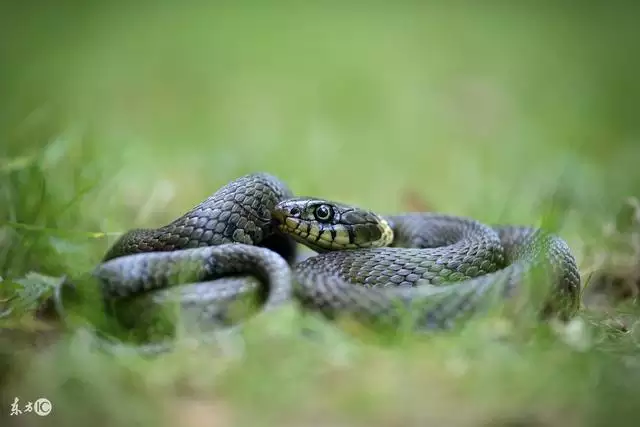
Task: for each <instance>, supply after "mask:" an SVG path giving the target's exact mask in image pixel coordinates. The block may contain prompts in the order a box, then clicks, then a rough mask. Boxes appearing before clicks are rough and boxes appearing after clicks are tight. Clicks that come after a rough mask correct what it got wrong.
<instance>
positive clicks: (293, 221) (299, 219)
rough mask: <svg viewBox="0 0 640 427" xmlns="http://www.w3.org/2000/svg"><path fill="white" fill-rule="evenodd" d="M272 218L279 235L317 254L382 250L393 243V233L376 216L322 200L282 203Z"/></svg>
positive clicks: (299, 200)
mask: <svg viewBox="0 0 640 427" xmlns="http://www.w3.org/2000/svg"><path fill="white" fill-rule="evenodd" d="M272 217H273V220H274V223H275V225H276V227H277V228H278V230H279V231H280V232H281V233H284V234H285V235H288V236H290V237H291V238H293V239H294V240H296V241H297V242H299V243H302V244H303V245H305V246H307V247H309V248H311V249H313V250H315V251H317V252H327V251H334V250H342V249H360V248H375V247H383V246H387V245H389V244H390V243H391V242H392V241H393V230H392V228H391V226H390V225H389V224H388V222H387V221H386V220H385V219H384V218H383V217H381V216H380V215H377V214H375V213H374V212H371V211H368V210H364V209H360V208H357V207H355V206H349V205H345V204H342V203H337V202H331V201H328V200H323V199H312V198H293V199H287V200H284V201H282V202H280V203H278V204H277V205H276V207H275V208H274V210H273V212H272Z"/></svg>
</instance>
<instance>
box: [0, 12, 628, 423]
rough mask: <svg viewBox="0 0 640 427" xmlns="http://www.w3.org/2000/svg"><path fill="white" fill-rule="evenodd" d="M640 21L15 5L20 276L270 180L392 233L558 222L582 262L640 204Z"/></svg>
mask: <svg viewBox="0 0 640 427" xmlns="http://www.w3.org/2000/svg"><path fill="white" fill-rule="evenodd" d="M637 12H638V6H636V5H635V3H633V2H595V1H583V2H569V1H565V2H550V1H537V2H505V1H503V2H498V1H488V2H472V1H450V2H431V1H423V2H420V1H400V2H368V3H366V4H364V3H363V4H356V3H355V2H353V3H352V2H331V1H329V2H317V3H311V2H308V3H307V2H295V1H290V2H259V1H241V2H225V1H219V2H207V3H205V2H201V3H196V2H181V3H179V2H170V1H156V2H75V1H68V2H47V3H40V2H29V1H27V2H10V1H9V2H3V4H2V5H1V6H0V53H1V57H0V179H1V180H2V191H1V193H0V218H1V219H2V221H4V223H3V224H0V227H1V228H0V263H1V264H0V265H1V267H2V270H0V274H2V275H3V276H5V277H19V276H20V275H23V274H25V273H27V272H29V271H38V272H41V273H43V274H51V275H60V274H65V273H76V272H81V271H86V270H88V269H90V268H91V267H92V265H94V264H95V263H96V262H98V260H99V259H100V256H101V255H102V253H103V252H104V250H105V249H106V248H107V245H108V244H109V242H111V241H112V239H113V238H114V237H115V236H116V235H117V233H119V232H122V231H125V230H127V229H130V228H134V227H139V226H159V225H162V224H163V223H166V222H167V221H169V220H171V219H173V218H175V217H176V216H178V215H180V214H181V213H183V212H184V211H186V210H187V209H189V208H191V207H192V206H193V205H195V204H197V203H198V202H200V201H201V200H202V199H204V198H205V197H207V196H208V195H209V194H211V193H212V192H214V191H215V190H216V189H218V188H219V187H220V186H222V185H224V184H225V183H226V182H228V181H229V180H231V179H234V178H236V177H238V176H240V175H243V174H246V173H250V172H255V171H267V172H270V173H272V174H274V175H276V176H278V177H280V178H281V179H283V180H284V181H285V182H287V183H288V184H289V185H290V187H291V188H292V190H293V191H294V192H295V193H297V194H299V195H315V196H320V197H325V198H329V199H334V200H339V201H343V202H350V203H356V204H358V205H361V206H366V207H369V208H372V209H375V210H378V211H381V212H384V213H389V212H397V211H403V210H414V209H417V208H418V207H420V206H423V207H424V206H426V207H428V208H429V209H433V210H438V211H443V212H450V213H454V214H459V215H468V216H473V217H475V218H477V219H479V220H482V221H485V222H489V223H495V222H512V223H529V224H540V223H542V222H543V221H544V220H545V218H547V217H548V215H547V214H549V213H550V212H551V213H554V214H555V216H556V217H558V218H560V220H558V221H556V222H554V223H553V224H552V225H553V226H554V227H557V228H558V229H559V232H561V233H562V235H563V237H565V238H567V240H568V241H569V243H570V245H571V246H572V248H573V249H574V250H575V251H576V254H577V255H578V258H579V261H580V262H582V258H581V257H580V256H579V255H580V254H581V249H582V245H583V241H582V240H583V237H584V236H587V235H592V234H594V233H595V234H597V232H598V230H599V227H600V226H601V224H602V223H603V221H605V220H606V219H607V218H608V216H610V215H611V214H613V213H615V212H616V211H617V209H618V208H619V206H620V204H621V203H622V201H623V200H624V199H625V198H626V197H628V196H632V195H637V194H638V188H639V186H638V184H639V182H638V178H639V177H640V172H639V171H638V168H637V163H638V159H640V144H638V139H639V136H640V120H638V114H637V107H638V99H640V84H639V83H638V76H639V75H640V59H639V58H640V57H639V56H638V49H637V41H638V40H640V37H639V36H640V34H638V33H639V32H640V30H638V28H637V27H638V13H637ZM562 220H564V221H562ZM102 233H106V235H103V234H102ZM536 357H537V356H536ZM531 360H532V363H533V360H534V359H531ZM535 360H537V359H535ZM43 363H44V362H43ZM51 363H53V362H51ZM274 363H275V362H274ZM301 363H302V362H301ZM514 363H516V362H514ZM44 366H47V365H46V363H45V364H44ZM483 366H484V365H483ZM101 369H105V368H101ZM113 369H115V368H113ZM482 369H484V367H483V368H482ZM492 372H493V371H492ZM554 372H555V371H554ZM84 374H85V375H86V374H87V372H85V373H84ZM538 374H539V373H537V372H536V373H533V374H532V375H531V376H532V377H533V376H536V375H538ZM301 375H302V374H301ZM269 378H271V377H269ZM269 378H266V379H264V381H267V380H269ZM271 379H273V378H271ZM260 381H263V380H260ZM483 381H484V380H483ZM493 382H494V381H493V380H492V379H486V384H489V383H493ZM561 382H562V381H561ZM54 384H56V383H55V381H54ZM480 384H483V385H484V384H485V382H481V383H480ZM396 385H397V384H396ZM283 387H284V386H283ZM478 387H480V389H482V387H483V386H478ZM536 390H538V389H537V388H536ZM103 391H104V390H103ZM354 393H356V392H354ZM505 393H506V395H509V394H510V393H509V392H505ZM598 393H599V392H598ZM116 394H117V393H116ZM258 394H259V393H258ZM498 395H499V396H503V395H502V394H499V393H498ZM260 396H262V395H260ZM263 397H264V396H263ZM98 400H99V399H98ZM356 400H357V399H356ZM365 400H366V399H365ZM356 406H357V405H356ZM365 406H366V405H365ZM374 406H375V405H374ZM454 406H455V405H454ZM365 412H366V411H365ZM374 412H375V411H374ZM390 414H392V415H390V416H389V417H390V418H389V419H390V420H395V419H396V418H394V416H393V414H395V412H394V411H393V410H392V411H390ZM472 418H473V417H472ZM552 418H553V417H552ZM108 419H109V420H111V419H110V418H108ZM124 419H126V417H125V418H124ZM364 419H365V420H369V418H364ZM401 419H403V418H401ZM420 419H422V418H420V417H418V418H416V419H413V421H414V422H417V421H416V420H420ZM447 419H448V418H447V417H445V418H444V420H447ZM405 421H406V422H410V421H407V420H406V419H405ZM565 421H566V420H565ZM105 422H106V421H105ZM110 422H115V421H113V420H111V421H110ZM440 422H443V419H442V418H440ZM461 423H462V424H464V421H461ZM566 423H569V421H566ZM125 424H126V423H125ZM389 425H391V424H389ZM404 425H408V424H404ZM440 425H442V424H440ZM471 425H473V424H471ZM532 425H533V424H532ZM559 425H569V424H559ZM574 425H576V424H574Z"/></svg>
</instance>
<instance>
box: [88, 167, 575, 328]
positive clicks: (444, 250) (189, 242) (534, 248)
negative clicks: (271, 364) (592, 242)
mask: <svg viewBox="0 0 640 427" xmlns="http://www.w3.org/2000/svg"><path fill="white" fill-rule="evenodd" d="M296 242H298V243H302V244H304V245H306V246H308V247H309V248H311V249H313V250H314V251H316V252H317V255H315V256H311V257H309V258H307V259H305V260H303V261H300V262H297V263H296ZM538 273H539V274H538ZM93 276H94V277H95V278H96V279H97V282H98V283H99V284H100V286H101V292H102V294H103V296H104V298H105V301H107V302H110V303H111V302H117V303H120V304H122V303H124V304H125V305H127V304H131V303H132V304H134V305H135V301H136V300H144V301H146V302H147V303H148V302H149V301H150V300H151V303H152V304H158V303H162V302H163V301H165V300H166V298H168V297H169V296H171V295H172V296H173V297H174V298H175V297H177V300H178V301H179V303H180V304H181V305H182V306H197V307H199V308H198V313H199V316H200V317H199V318H200V320H206V321H209V322H211V323H212V324H220V323H225V322H226V321H228V319H227V317H228V315H229V313H227V312H226V311H225V308H224V307H226V306H227V305H228V304H227V303H229V302H230V301H233V300H235V299H236V298H238V297H239V296H241V295H247V294H252V295H254V296H255V297H256V298H257V300H256V301H254V302H257V304H258V306H259V307H260V308H259V311H260V312H261V313H266V312H269V311H270V310H271V309H273V308H276V307H279V306H280V305H282V304H284V303H286V302H287V301H290V300H292V299H293V300H294V301H296V302H298V303H299V305H300V306H301V307H303V308H305V309H309V310H312V311H317V312H318V313H322V314H324V315H325V316H326V317H327V318H335V317H339V316H342V315H346V316H350V317H353V318H355V319H358V320H360V321H366V322H377V321H383V322H386V323H387V324H390V325H395V326H397V325H399V324H400V322H401V321H402V320H403V319H405V318H406V316H405V315H407V314H409V315H410V316H411V319H412V322H413V323H412V325H414V326H415V327H416V328H417V329H423V330H424V329H434V328H435V329H442V328H450V327H452V326H454V325H456V324H457V321H458V320H460V319H462V318H463V317H466V316H468V315H470V314H473V313H476V312H478V311H480V310H482V309H483V308H487V307H490V306H491V303H492V302H495V298H499V299H500V300H501V299H502V298H506V297H512V296H516V295H523V294H524V295H525V297H526V298H533V297H532V295H534V294H536V293H535V292H527V291H525V290H526V289H528V288H527V287H525V286H524V285H525V281H526V279H527V278H533V280H534V282H533V283H535V286H532V288H533V289H536V290H542V291H543V292H542V294H543V300H542V302H540V303H539V304H541V305H540V308H541V309H543V310H547V311H549V310H552V311H554V312H557V313H560V314H561V315H564V316H568V315H570V314H571V313H572V312H573V311H574V310H575V309H576V307H577V304H578V295H579V290H580V276H579V274H578V269H577V266H576V261H575V259H574V257H573V255H572V254H571V251H570V249H569V247H568V246H567V244H566V243H565V242H564V241H563V240H562V239H560V238H559V237H557V236H555V235H552V234H548V233H545V232H543V231H542V230H539V229H535V228H529V227H515V226H504V227H503V226H500V227H490V226H487V225H483V224H481V223H479V222H477V221H475V220H472V219H467V218H461V217H455V216H449V215H441V214H434V213H409V214H403V215H395V216H385V217H383V216H381V215H378V214H375V213H373V212H370V211H367V210H364V209H359V208H356V207H351V206H346V205H343V204H340V203H335V202H330V201H326V200H321V199H311V198H294V197H293V195H292V193H291V191H290V190H289V189H288V187H287V186H286V185H285V184H284V183H282V182H281V181H280V180H278V179H277V178H275V177H274V176H271V175H269V174H266V173H256V174H251V175H246V176H243V177H240V178H238V179H236V180H233V181H231V182H230V183H228V184H227V185H225V186H224V187H222V188H221V189H219V190H218V191H217V192H216V193H214V194H213V195H212V196H211V197H209V198H208V199H206V200H205V201H204V202H202V203H201V204H199V205H198V206H196V207H195V208H193V209H192V210H190V211H189V212H187V213H185V214H184V215H183V216H181V217H179V218H178V219H176V220H175V221H173V222H171V223H170V224H168V225H166V226H164V227H160V228H157V229H146V230H141V229H139V230H132V231H129V232H127V233H125V234H124V235H123V236H122V237H121V238H120V239H119V240H118V241H116V243H115V244H114V245H113V246H112V247H111V249H110V250H109V251H108V253H107V254H106V256H105V258H104V260H103V262H102V263H101V264H100V265H99V266H98V267H97V268H96V269H95V271H94V272H93ZM177 285H180V286H177ZM527 303H529V301H527ZM533 303H534V302H533V300H532V301H531V304H533ZM140 312H141V311H138V309H136V313H140ZM134 317H135V316H134Z"/></svg>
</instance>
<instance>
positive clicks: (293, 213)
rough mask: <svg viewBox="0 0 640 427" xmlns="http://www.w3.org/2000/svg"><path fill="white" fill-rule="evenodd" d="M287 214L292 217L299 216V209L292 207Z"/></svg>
mask: <svg viewBox="0 0 640 427" xmlns="http://www.w3.org/2000/svg"><path fill="white" fill-rule="evenodd" d="M289 213H290V214H291V215H293V216H297V215H300V208H298V207H295V206H294V207H292V208H291V209H289Z"/></svg>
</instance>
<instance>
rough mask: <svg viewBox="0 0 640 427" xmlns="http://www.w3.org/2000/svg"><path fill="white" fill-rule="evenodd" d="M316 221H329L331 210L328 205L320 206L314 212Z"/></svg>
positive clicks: (331, 214) (331, 215)
mask: <svg viewBox="0 0 640 427" xmlns="http://www.w3.org/2000/svg"><path fill="white" fill-rule="evenodd" d="M315 216H316V219H317V220H318V221H330V220H331V219H332V218H333V208H332V207H331V206H328V205H320V206H318V207H317V208H316V210H315Z"/></svg>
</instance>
